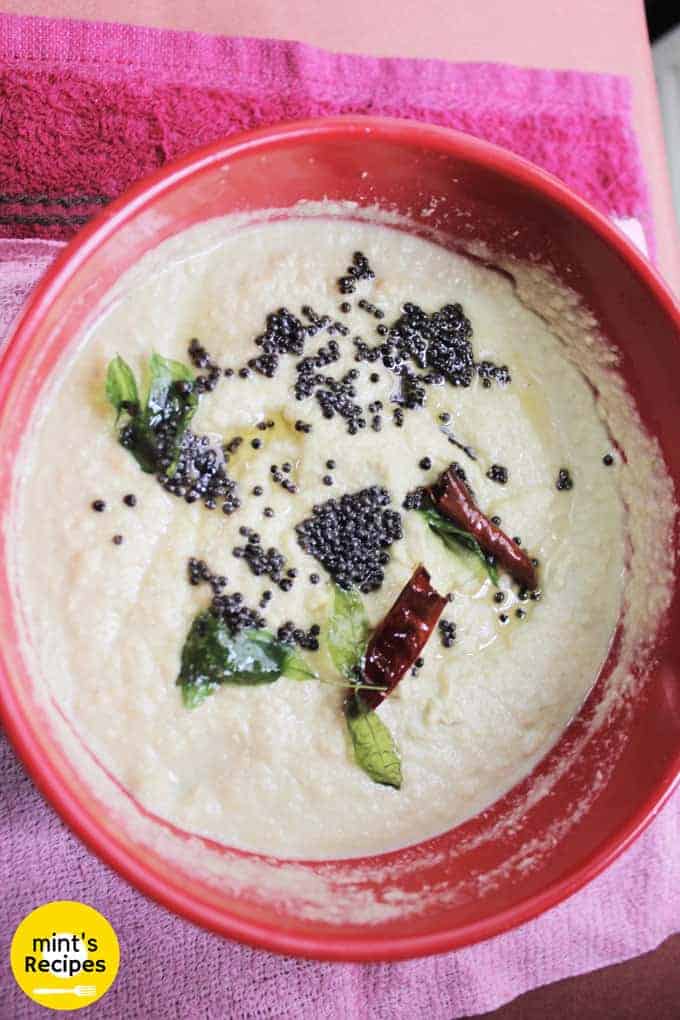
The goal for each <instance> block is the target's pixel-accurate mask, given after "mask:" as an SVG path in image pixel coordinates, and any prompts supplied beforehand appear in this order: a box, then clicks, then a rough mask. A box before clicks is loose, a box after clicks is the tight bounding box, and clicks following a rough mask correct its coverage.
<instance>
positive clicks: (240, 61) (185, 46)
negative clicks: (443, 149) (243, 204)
mask: <svg viewBox="0 0 680 1020" xmlns="http://www.w3.org/2000/svg"><path fill="white" fill-rule="evenodd" d="M630 103H631V96H630V86H629V83H628V81H627V80H625V79H623V78H619V77H616V76H613V75H593V74H584V73H578V72H570V71H541V70H521V69H519V68H511V67H506V66H501V65H498V64H461V65H456V64H450V63H446V62H444V61H438V60H402V59H392V58H390V59H376V58H370V57H362V56H349V55H346V54H331V53H327V52H324V51H322V50H318V49H315V48H314V47H311V46H305V45H302V44H300V43H289V42H277V41H273V40H256V39H225V38H216V37H212V36H205V35H198V34H196V33H189V32H167V31H159V30H157V29H146V28H135V27H132V26H121V25H111V24H88V23H85V22H77V21H53V20H51V19H46V18H17V17H13V16H10V15H5V16H2V15H0V106H1V108H2V116H1V117H0V236H40V237H67V236H69V235H70V234H71V233H72V232H73V231H74V230H75V229H76V228H77V226H79V225H80V224H81V223H82V222H83V221H84V220H85V219H87V218H88V216H89V215H91V214H92V212H93V210H94V209H96V208H97V207H98V206H99V205H101V204H102V203H104V202H105V201H106V200H107V198H110V197H112V196H115V195H117V194H119V192H120V191H122V190H123V189H124V188H125V187H126V186H127V185H129V184H130V183H132V181H134V180H136V179H137V178H139V177H141V176H142V175H143V174H145V173H148V172H149V171H151V170H153V169H155V168H156V167H158V166H160V165H161V164H163V163H164V162H166V161H167V160H168V159H171V158H173V157H175V156H178V155H181V154H182V153H185V152H187V151H189V150H190V149H193V148H195V147H196V146H197V145H202V144H204V143H206V142H210V141H213V140H214V139H216V138H219V137H221V136H225V135H229V134H232V133H234V132H235V131H240V130H244V129H246V128H252V127H257V126H261V125H264V124H273V123H276V122H278V121H282V120H291V119H295V118H303V117H314V116H323V115H328V114H337V113H373V114H385V115H390V116H396V117H413V118H416V119H420V120H426V121H430V122H431V123H434V124H444V125H447V126H450V127H455V128H459V129H461V130H463V131H468V132H470V133H472V134H475V135H478V136H479V137H481V138H485V139H488V140H489V141H492V142H496V143H497V144H499V145H503V146H505V147H506V148H508V149H512V150H513V151H514V152H517V153H519V154H520V155H522V156H525V157H526V158H528V159H531V160H533V161H534V162H535V163H538V164H539V165H540V166H542V167H544V168H545V169H547V170H550V171H552V172H553V173H554V174H556V175H557V176H558V177H561V178H562V179H563V180H564V181H565V182H566V183H567V184H569V185H570V186H571V187H573V188H574V190H576V191H578V192H580V193H581V194H582V195H583V196H584V197H586V198H588V199H589V200H590V201H591V202H593V204H594V205H596V206H598V208H600V209H602V210H603V211H604V212H608V213H612V214H615V215H618V216H621V217H635V218H637V219H638V220H640V221H641V222H642V223H643V225H644V227H645V232H646V233H647V239H648V242H649V245H650V247H653V242H652V238H651V232H650V221H649V215H648V203H647V197H646V187H645V183H644V176H643V174H642V171H641V167H640V159H639V155H638V149H637V144H636V141H635V137H634V134H633V131H632V128H631V119H630Z"/></svg>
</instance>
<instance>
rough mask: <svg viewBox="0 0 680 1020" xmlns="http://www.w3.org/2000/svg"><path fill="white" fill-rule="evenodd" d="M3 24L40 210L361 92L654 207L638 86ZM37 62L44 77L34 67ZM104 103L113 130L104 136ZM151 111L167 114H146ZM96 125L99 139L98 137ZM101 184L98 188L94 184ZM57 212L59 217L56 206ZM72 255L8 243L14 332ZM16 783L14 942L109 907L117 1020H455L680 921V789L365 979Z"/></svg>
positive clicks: (16, 161)
mask: <svg viewBox="0 0 680 1020" xmlns="http://www.w3.org/2000/svg"><path fill="white" fill-rule="evenodd" d="M0 25H1V26H2V29H3V31H4V35H2V36H1V38H2V40H3V43H2V45H3V46H4V47H5V48H4V57H5V61H6V62H7V63H8V64H11V67H10V69H9V70H8V71H6V72H5V76H4V87H5V89H6V92H5V95H6V98H8V99H9V100H10V103H9V104H7V105H6V107H5V110H4V111H3V113H4V118H3V120H2V121H1V122H0V132H2V131H5V132H6V133H5V139H6V142H7V143H9V145H10V146H11V145H14V146H15V147H14V149H13V150H12V153H13V155H11V156H10V158H9V159H6V162H5V163H4V164H0V166H2V167H3V169H2V171H1V172H2V175H3V178H4V181H5V182H11V186H12V190H13V191H14V193H15V194H16V192H17V188H18V186H19V185H21V187H22V188H27V189H30V190H31V194H32V196H33V199H32V200H33V201H35V194H34V191H35V187H36V181H35V178H34V177H33V175H32V174H33V168H36V170H37V171H38V172H39V173H42V174H43V178H42V179H44V180H45V181H46V182H47V183H48V186H49V187H51V188H56V187H57V186H58V187H60V188H63V189H64V191H66V192H71V193H72V192H73V188H74V186H77V187H79V188H82V187H84V186H85V185H87V186H88V188H89V187H90V186H91V188H92V190H94V188H95V187H97V188H100V187H102V181H103V180H105V181H106V182H108V183H109V186H110V187H111V188H112V189H113V190H115V189H117V188H119V187H121V186H123V185H124V184H125V183H126V182H127V181H128V180H131V179H133V178H134V177H135V176H137V175H138V174H139V173H141V172H143V171H144V170H145V169H146V168H147V167H150V166H153V165H155V162H154V161H158V160H159V158H160V156H165V155H169V154H174V153H175V152H176V151H178V149H181V148H182V146H186V147H187V148H188V147H191V146H193V145H194V144H196V143H198V142H199V141H203V140H206V136H205V135H203V134H201V132H203V131H206V132H211V131H214V130H215V129H216V127H217V125H216V124H215V116H216V111H218V112H219V113H220V114H221V116H222V117H223V120H222V121H220V124H219V128H220V130H219V132H218V133H224V131H225V130H231V129H233V128H234V126H235V125H237V126H241V123H242V120H243V121H245V123H248V124H250V123H252V120H251V119H249V118H252V117H253V116H258V114H261V113H262V111H265V112H266V115H267V116H269V115H271V113H272V111H273V110H274V109H276V110H277V111H278V112H279V113H283V115H290V114H291V113H293V112H294V114H295V115H301V114H303V113H306V114H308V113H310V112H318V110H319V106H320V105H321V106H322V107H323V104H324V103H327V104H329V109H330V110H333V111H335V110H336V109H337V108H338V96H341V98H342V103H343V104H348V106H342V107H341V108H350V109H354V108H355V107H356V106H359V108H360V109H362V110H363V109H366V107H367V105H368V108H370V109H371V110H372V111H373V112H399V113H403V112H404V109H403V104H404V103H408V109H409V112H410V113H411V114H418V115H420V116H422V117H424V118H425V119H433V120H438V121H439V122H444V123H449V122H452V121H453V119H454V118H462V119H463V120H462V123H463V126H466V127H467V129H468V130H472V131H474V132H475V133H480V134H484V133H485V132H489V134H485V137H492V138H494V139H495V140H500V141H501V142H503V141H505V142H506V144H508V145H509V146H510V147H513V148H516V147H519V151H521V152H523V154H525V155H529V156H530V157H533V158H534V159H535V160H536V161H537V162H542V163H543V165H548V166H549V167H552V168H553V169H556V170H558V171H561V172H562V174H563V175H564V174H566V175H567V179H568V180H570V181H571V183H572V184H573V185H574V186H575V187H579V188H580V189H581V190H583V191H584V192H585V193H586V194H587V195H589V196H590V197H591V198H592V199H594V200H595V201H596V203H597V204H598V205H599V206H600V207H601V208H603V209H605V210H607V211H609V212H618V213H620V214H623V215H638V216H641V217H643V218H644V216H645V213H646V208H645V204H644V185H643V183H642V179H641V176H640V174H639V167H638V163H637V156H636V149H635V144H634V139H633V137H632V134H631V131H630V125H629V123H628V119H627V95H628V93H627V89H626V86H625V83H624V82H622V81H621V80H619V79H616V78H609V77H606V78H599V77H591V76H582V75H573V74H561V75H553V74H551V73H550V72H544V73H541V72H517V71H514V70H512V69H505V68H500V67H494V66H490V65H478V66H475V67H469V68H464V69H461V68H456V67H452V66H451V65H446V64H439V63H432V62H426V63H422V64H414V63H412V62H408V61H387V62H382V63H381V62H376V61H370V60H369V61H364V60H361V59H360V58H348V57H342V56H341V57H336V58H332V57H328V55H325V54H323V53H320V52H319V51H315V50H310V49H308V48H305V47H300V46H296V45H292V46H283V45H275V44H263V45H259V44H253V43H252V42H248V41H245V40H231V41H229V40H212V39H200V38H197V37H185V36H176V35H175V36H170V37H167V36H163V35H159V34H158V33H149V32H139V33H137V32H134V31H132V30H129V29H128V30H121V31H119V30H117V29H108V30H103V29H101V28H96V27H94V28H92V29H86V28H84V27H83V26H77V25H76V26H74V27H73V28H72V29H70V30H69V31H68V32H66V31H65V26H63V25H62V26H59V30H58V32H57V31H49V30H48V31H46V28H47V29H49V26H46V25H45V24H44V23H38V24H36V23H32V22H29V23H28V24H26V23H24V24H23V26H21V31H20V30H19V29H18V28H17V27H16V25H13V24H12V23H8V21H7V19H2V21H1V22H0ZM83 47H84V48H83ZM87 47H91V48H89V49H88V48H87ZM0 52H3V51H0ZM28 57H30V58H31V60H30V63H31V67H30V68H27V67H26V66H25V65H26V64H27V63H29V61H28V60H27V58H28ZM65 64H67V65H68V71H67V73H65V74H64V73H63V67H64V66H65ZM142 68H143V81H142V74H141V73H140V72H141V70H142ZM265 70H266V71H267V73H268V75H269V77H267V78H264V77H263V75H264V71H265ZM57 71H58V72H59V73H54V72H57ZM17 75H19V77H17ZM21 76H23V77H21ZM246 83H248V84H249V85H250V88H249V89H246V88H245V87H244V85H245V84H246ZM263 84H264V85H265V88H263ZM282 84H283V85H285V95H284V96H283V98H284V100H285V102H290V104H291V105H290V107H288V106H286V105H285V103H284V108H283V110H281V103H282V88H281V86H282ZM208 85H211V86H212V87H210V88H208ZM86 86H87V87H86ZM90 90H91V91H90ZM36 97H37V99H38V103H37V104H36V103H35V100H36ZM93 97H94V100H96V104H98V106H97V109H98V112H99V121H98V124H99V129H98V131H95V132H94V133H93V134H87V131H91V130H92V120H91V119H90V113H91V109H92V105H91V104H92V102H93ZM277 103H278V105H276V104H277ZM22 104H25V105H22ZM96 104H95V105H96ZM395 107H397V109H396V110H395ZM45 109H46V110H47V115H46V116H44V119H41V118H42V117H43V114H44V112H45ZM149 110H151V111H152V112H153V117H149V116H147V115H146V113H147V111H149ZM17 111H19V112H20V114H21V116H18V114H17ZM13 118H17V119H16V120H13ZM74 118H75V119H74ZM239 118H241V119H239ZM265 119H266V118H265ZM55 122H56V124H57V126H58V128H59V130H58V131H57V132H56V133H55V131H54V125H55ZM455 123H461V121H460V120H456V121H455ZM19 126H20V127H21V128H22V136H21V137H20V138H19V140H18V144H16V143H15V138H16V134H17V132H16V131H15V130H14V127H19ZM65 128H69V130H65ZM80 128H82V129H83V131H84V132H85V133H84V134H78V130H76V129H80ZM209 137H212V135H209ZM576 141H578V142H579V145H577V144H576ZM98 145H99V146H101V148H97V146H98ZM22 146H23V147H24V148H22ZM59 146H61V148H59ZM81 150H86V158H83V157H82V155H81ZM4 151H5V153H6V152H7V148H6V146H5V149H4ZM112 154H113V155H114V156H115V158H113V159H112V158H111V155H112ZM159 154H160V155H159ZM20 157H22V158H23V161H22V158H20ZM5 158H6V157H5ZM1 159H3V155H2V153H0V160H1ZM88 173H89V174H91V175H92V176H91V177H86V176H83V175H84V174H88ZM10 174H13V175H14V177H10V176H9V175H10ZM20 174H24V176H23V177H20V176H19V175H20ZM55 175H56V176H55ZM59 175H62V176H59ZM106 175H108V176H106ZM3 191H6V184H5V186H4V187H3ZM105 193H107V194H108V193H112V192H109V191H107V192H105ZM26 208H27V205H26V204H24V203H21V204H16V205H14V206H12V205H11V203H5V205H4V206H3V209H2V210H0V211H4V210H5V209H10V210H11V209H15V210H17V209H18V210H19V211H18V212H17V211H15V212H14V213H10V215H14V216H20V215H21V214H22V210H25V209H26ZM41 208H42V209H43V210H47V211H49V210H50V209H51V208H52V207H51V206H50V205H49V203H48V204H45V203H43V204H42V206H41ZM65 208H66V211H64V209H65ZM74 208H76V210H78V209H81V212H78V211H76V215H86V214H87V213H88V212H89V211H90V210H91V203H90V204H88V202H84V203H82V204H81V206H80V207H73V206H70V207H64V206H59V207H58V209H57V212H55V213H53V215H58V216H59V217H62V218H63V217H64V216H68V215H71V211H72V210H73V209H74ZM9 225H12V224H8V226H9ZM14 225H16V224H14ZM56 248H57V246H56V245H55V244H53V243H51V242H49V241H23V242H14V241H4V242H0V259H1V260H2V263H3V273H2V276H1V277H0V319H1V320H2V322H3V323H4V325H5V327H6V326H7V324H8V322H9V320H10V318H11V317H12V316H13V314H14V313H15V311H16V309H17V308H18V307H19V304H20V302H21V300H22V298H23V296H24V294H25V292H26V289H27V288H28V287H30V285H31V284H32V283H33V282H34V280H35V279H36V278H37V276H38V275H39V274H40V273H41V272H42V270H43V269H44V268H45V267H46V265H47V264H48V262H49V260H50V259H51V257H52V255H53V252H54V251H55V250H56ZM0 782H1V786H0V795H1V798H2V799H1V800H0V841H1V845H2V847H3V855H2V864H1V865H0V881H2V882H3V889H4V890H5V894H4V896H3V899H2V903H1V905H0V936H1V937H2V940H3V941H4V942H5V943H7V942H8V941H9V938H10V937H11V933H12V930H13V928H14V927H15V926H16V924H17V923H18V921H19V920H20V918H21V917H22V916H23V915H24V914H25V913H26V912H27V911H28V910H29V909H31V907H33V906H35V905H37V904H38V903H40V902H44V901H46V900H49V899H55V898H76V899H83V900H85V901H86V902H90V903H92V904H93V905H94V906H96V907H98V908H99V909H101V910H102V911H103V912H104V913H105V914H106V915H107V916H108V917H109V918H110V919H111V921H112V922H113V924H114V926H115V927H116V929H117V931H118V934H119V937H120V939H121V942H122V948H123V959H124V964H123V973H124V978H123V979H121V980H120V981H119V983H118V985H117V986H115V987H114V990H113V991H112V992H111V993H109V995H108V996H107V999H106V1015H108V1016H112V1017H128V1016H143V1017H145V1018H153V1017H155V1016H158V1017H160V1016H167V1015H172V1013H173V1010H174V1011H175V1012H176V1015H181V1016H182V1017H193V1016H195V1017H199V1016H217V1015H222V1016H234V1017H239V1018H241V1017H253V1018H259V1017H262V1018H265V1017H268V1016H273V1015H275V1016H285V1017H301V1018H307V1017H309V1018H315V1020H316V1018H317V1017H328V1018H335V1017H337V1018H338V1020H340V1018H343V1020H344V1018H345V1017H347V1018H354V1017H356V1018H359V1017H363V1016H366V1015H370V1016H371V1017H377V1018H380V1017H388V1016H389V1017H391V1018H392V1017H394V1018H400V1017H403V1018H408V1020H411V1018H413V1017H418V1016H425V1015H427V1016H431V1017H433V1018H435V1020H437V1018H440V1017H441V1018H444V1017H447V1018H453V1017H455V1016H461V1015H465V1014H470V1013H475V1012H479V1011H482V1010H486V1009H490V1008H492V1007H493V1006H495V1005H497V1004H499V1003H500V1002H503V1001H505V1000H506V999H507V998H509V997H512V996H514V995H517V994H519V993H520V992H521V991H524V990H525V989H527V988H530V987H534V986H535V985H538V984H541V983H544V982H547V981H552V980H555V979H557V978H559V977H563V976H566V975H567V974H572V973H578V972H580V971H583V970H588V969H592V968H594V967H598V966H602V965H604V964H607V963H612V962H614V961H616V960H620V959H624V958H626V957H628V956H631V955H635V954H637V953H640V952H643V951H645V950H647V949H650V948H652V947H654V946H655V945H656V944H658V942H660V941H661V940H662V939H663V938H665V937H666V935H668V934H669V933H670V932H672V931H673V930H675V929H676V928H677V927H678V924H679V922H680V916H679V910H678V902H677V898H674V897H673V895H672V890H673V889H674V888H676V887H677V884H678V880H679V879H680V860H678V858H677V854H676V855H674V852H673V851H674V847H675V846H677V839H678V835H680V832H679V831H678V830H679V829H680V811H679V810H678V797H677V795H676V797H675V798H674V799H673V800H672V801H671V803H670V804H669V806H668V807H667V808H666V809H665V810H664V811H663V813H662V814H661V816H660V818H659V819H658V820H657V822H656V823H654V825H653V826H652V828H651V829H650V830H649V832H647V833H646V834H645V835H644V836H643V837H642V839H641V840H640V841H639V842H638V843H637V844H636V846H635V847H634V848H633V849H632V850H630V851H629V852H628V853H627V854H626V855H625V856H624V858H623V859H622V860H620V861H619V862H617V863H616V864H615V865H614V866H613V867H612V868H611V869H610V870H609V871H608V872H607V873H606V874H605V875H603V876H602V877H600V878H599V879H597V880H596V881H595V882H594V883H592V884H591V885H590V886H589V887H588V889H586V890H584V891H583V892H581V893H579V894H578V895H577V896H575V897H574V898H573V899H572V900H570V901H569V902H568V903H566V904H564V905H563V906H561V907H559V908H557V909H556V910H554V911H552V912H550V913H549V914H548V915H546V916H544V917H543V918H541V919H539V920H537V921H535V922H533V923H531V924H529V925H526V926H525V927H524V928H522V929H521V930H519V931H517V932H514V933H511V934H508V935H505V936H502V937H499V938H497V939H495V940H493V941H490V942H488V943H486V944H484V945H481V946H477V947H474V948H472V949H468V950H464V951H461V952H458V953H455V954H449V955H447V956H444V957H439V958H436V959H430V960H422V961H417V962H414V963H408V964H391V965H375V966H364V967H361V966H355V965H343V966H338V965H327V964H324V965H321V964H310V963H303V962H295V961H291V960H284V959H279V958H276V957H272V956H270V955H268V954H265V953H255V952H253V951H251V950H248V949H244V948H242V947H239V946H234V945H231V944H228V943H225V942H223V941H221V940H219V939H217V938H215V937H214V936H210V935H207V934H205V933H202V932H200V931H198V930H196V929H194V928H193V927H191V926H190V925H188V924H186V923H184V922H182V921H179V920H177V919H175V918H172V917H170V916H169V915H167V914H166V913H165V912H164V911H163V910H162V909H161V908H159V907H156V906H154V905H152V904H150V903H148V902H147V901H145V900H144V899H143V898H142V897H141V896H140V895H139V894H137V893H136V892H134V891H133V890H132V889H130V888H129V887H128V886H126V885H125V884H124V883H123V882H121V881H120V880H119V879H118V878H117V877H116V876H114V875H112V874H111V873H110V872H109V871H108V870H107V869H106V868H105V867H104V866H103V865H102V864H100V863H99V862H98V861H97V860H96V859H94V858H93V857H91V856H90V855H89V854H88V853H87V852H86V851H84V850H83V849H82V847H80V845H79V844H78V843H77V841H76V840H75V839H74V838H73V837H72V836H71V835H70V834H69V833H68V832H67V831H66V830H65V829H64V828H63V826H62V825H61V823H60V822H59V821H58V819H56V817H55V816H54V815H53V814H52V812H51V811H49V810H48V809H46V808H45V806H44V805H43V804H42V802H41V801H40V799H39V797H38V796H37V795H36V794H35V792H34V790H33V788H32V787H31V785H30V784H29V783H28V782H27V780H26V779H25V777H24V776H23V773H22V770H21V769H20V767H19V766H18V765H17V763H16V761H15V759H14V757H13V756H12V754H11V752H10V751H9V750H8V749H7V748H6V747H5V746H4V745H3V747H2V748H1V756H0ZM0 952H1V950H0ZM1 958H2V966H3V967H4V968H5V971H4V975H3V979H2V982H1V983H2V985H3V986H4V987H6V988H8V989H10V991H9V996H8V997H6V1002H7V1007H6V1008H7V1010H8V1011H7V1014H6V1015H7V1016H12V1017H23V1016H32V1015H34V1014H35V1015H39V1007H33V1006H31V1005H30V1004H29V1003H28V1002H27V1001H26V1000H24V999H23V997H22V995H21V993H20V992H19V990H18V989H16V988H15V986H14V984H13V982H12V981H11V979H10V977H9V975H8V973H7V970H6V968H7V959H8V955H7V952H6V951H5V952H2V957H1ZM158 1003H162V1006H159V1005H158ZM367 1003H370V1006H367V1005H366V1004H367ZM4 1008H5V1007H4V1006H3V1009H4Z"/></svg>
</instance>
